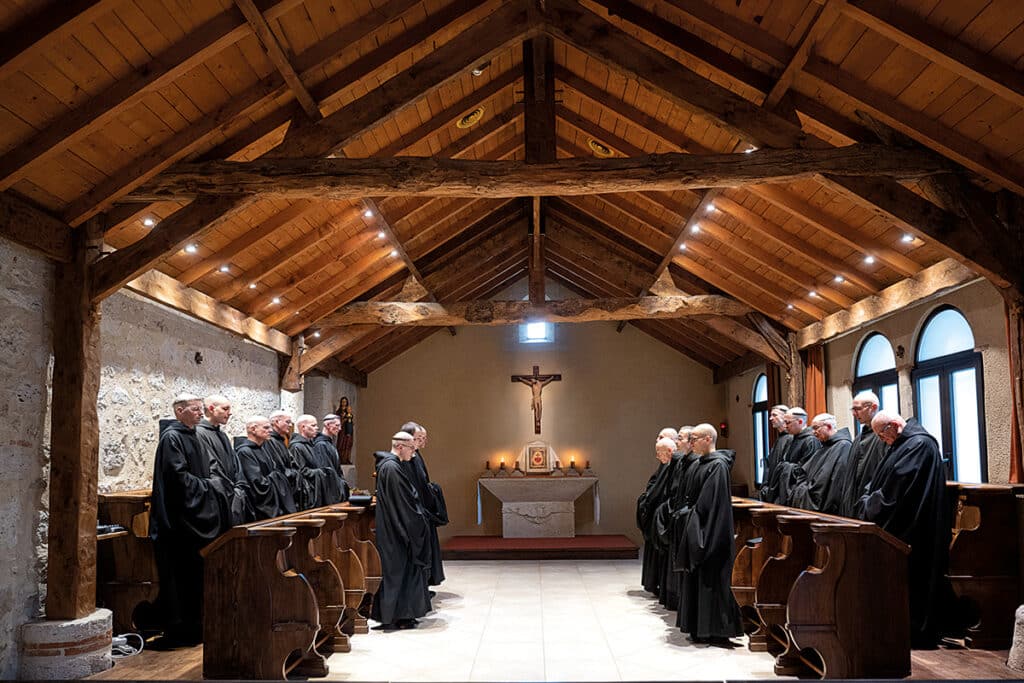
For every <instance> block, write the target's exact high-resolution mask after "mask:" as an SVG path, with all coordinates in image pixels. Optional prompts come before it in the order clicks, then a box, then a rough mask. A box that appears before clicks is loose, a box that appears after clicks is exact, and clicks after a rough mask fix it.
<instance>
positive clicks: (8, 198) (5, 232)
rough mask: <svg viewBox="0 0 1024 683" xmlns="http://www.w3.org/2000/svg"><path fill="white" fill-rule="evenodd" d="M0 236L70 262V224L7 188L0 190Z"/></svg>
mask: <svg viewBox="0 0 1024 683" xmlns="http://www.w3.org/2000/svg"><path fill="white" fill-rule="evenodd" d="M0 236H3V237H5V238H7V239H9V240H11V241H12V242H14V243H15V244H20V245H21V246H23V247H26V248H28V249H31V250H32V251H34V252H36V253H39V254H42V255H43V256H45V257H46V258H49V259H52V260H54V261H57V262H58V263H71V227H70V226H68V225H67V224H65V223H64V222H62V221H60V220H58V219H56V218H54V217H53V216H51V215H50V214H49V213H47V212H45V211H43V210H42V209H37V208H36V207H34V206H32V205H31V204H30V203H28V202H27V201H25V200H24V199H21V198H20V197H18V196H17V195H15V194H13V193H11V192H0Z"/></svg>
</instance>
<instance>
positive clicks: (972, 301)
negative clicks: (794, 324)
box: [825, 280, 1011, 483]
mask: <svg viewBox="0 0 1024 683" xmlns="http://www.w3.org/2000/svg"><path fill="white" fill-rule="evenodd" d="M944 304H950V305H952V306H955V307H956V308H958V309H959V310H960V312H961V313H963V314H964V316H965V317H966V318H967V321H968V322H969V323H970V325H971V329H972V331H973V332H974V341H975V344H976V349H977V350H978V351H980V352H981V354H982V364H983V368H984V372H983V376H984V385H985V426H986V438H987V441H988V476H989V481H990V482H992V483H1005V482H1006V481H1007V480H1008V478H1009V474H1010V461H1009V452H1010V434H1009V430H1008V429H1007V425H1009V424H1010V407H1011V398H1010V385H1009V380H1008V377H1009V359H1008V356H1007V348H1006V317H1005V314H1004V311H1003V300H1002V297H1001V296H1000V295H999V293H998V292H997V291H996V289H995V287H993V286H992V285H991V284H990V283H989V282H988V281H985V280H982V281H978V282H975V283H973V284H970V285H967V286H966V287H963V288H961V289H959V290H956V291H954V292H952V293H950V294H947V295H945V296H943V297H941V298H939V299H936V300H934V301H929V302H927V303H924V304H920V305H917V306H911V307H908V308H907V309H906V310H903V311H901V312H899V313H897V314H895V315H892V316H890V317H888V318H885V319H884V320H880V321H878V322H876V323H874V324H872V325H870V326H868V327H865V328H863V329H860V330H857V331H856V332H854V333H851V334H848V335H846V336H844V337H840V338H838V339H835V340H833V341H831V342H829V343H828V344H826V346H825V357H826V377H825V381H826V383H827V394H828V398H827V400H828V405H829V408H830V409H831V412H833V413H834V414H835V415H836V416H837V417H838V418H839V423H840V426H846V427H850V428H851V431H853V428H854V425H853V416H852V413H851V412H850V404H851V401H852V395H851V390H850V387H851V386H852V385H853V370H854V367H853V365H854V362H855V360H856V357H857V351H858V349H859V348H860V345H861V343H862V342H863V341H864V340H865V339H866V338H867V337H868V335H869V334H871V333H873V332H881V333H882V334H884V335H885V336H886V337H888V339H889V342H890V343H891V344H892V345H893V349H894V350H896V352H897V358H896V367H897V370H898V371H899V376H900V386H899V391H900V412H901V414H903V415H913V414H914V397H913V387H912V385H911V382H910V370H911V369H912V368H913V365H914V349H915V348H916V345H917V339H918V335H919V333H920V331H921V326H922V325H923V324H924V321H925V319H926V318H927V317H928V315H929V314H930V313H931V312H932V311H933V310H935V309H936V308H938V307H939V306H942V305H944ZM898 346H902V347H903V350H904V355H903V357H902V358H900V357H898V354H899V350H898V348H897V347H898Z"/></svg>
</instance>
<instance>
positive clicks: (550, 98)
mask: <svg viewBox="0 0 1024 683" xmlns="http://www.w3.org/2000/svg"><path fill="white" fill-rule="evenodd" d="M523 115H524V119H525V120H524V133H523V136H524V141H525V143H526V163H528V164H544V163H552V162H554V161H555V160H556V159H557V158H558V139H557V133H556V131H555V53H554V48H553V41H552V40H551V36H547V35H541V36H537V37H536V38H531V39H530V40H525V41H523ZM543 209H544V200H543V197H541V196H539V195H538V196H535V197H533V211H532V217H533V218H532V220H531V222H530V231H531V233H530V244H531V247H530V258H529V261H530V268H529V291H530V303H532V304H533V305H535V306H542V305H543V304H544V299H545V296H544V214H543Z"/></svg>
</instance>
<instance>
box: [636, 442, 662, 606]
mask: <svg viewBox="0 0 1024 683" xmlns="http://www.w3.org/2000/svg"><path fill="white" fill-rule="evenodd" d="M663 469H665V463H663V462H659V463H658V467H657V468H656V469H655V470H654V474H652V475H651V476H650V478H649V479H648V480H647V484H646V485H645V486H644V490H643V493H641V494H640V495H639V496H638V497H637V499H636V528H637V529H639V530H640V535H641V536H643V538H644V549H643V553H642V554H641V556H640V583H641V584H642V585H643V586H644V590H648V591H649V590H650V589H649V588H648V587H647V586H648V585H653V584H654V583H656V581H650V582H649V581H648V577H650V576H651V573H652V572H653V568H652V567H651V564H652V563H653V562H654V551H655V547H654V544H653V543H651V542H650V541H649V540H648V539H647V529H648V526H649V524H650V521H651V516H652V515H653V514H654V510H653V509H651V507H650V505H649V504H648V502H647V501H648V500H649V499H650V494H651V489H652V488H653V487H654V484H655V482H657V481H658V477H659V475H661V471H662V470H663Z"/></svg>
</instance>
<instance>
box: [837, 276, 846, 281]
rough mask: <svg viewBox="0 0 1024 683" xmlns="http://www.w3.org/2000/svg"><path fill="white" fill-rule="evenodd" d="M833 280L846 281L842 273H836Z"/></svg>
mask: <svg viewBox="0 0 1024 683" xmlns="http://www.w3.org/2000/svg"><path fill="white" fill-rule="evenodd" d="M835 281H836V282H840V283H842V282H846V278H845V277H843V276H842V275H836V277H835Z"/></svg>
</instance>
